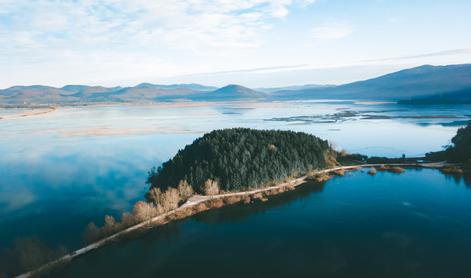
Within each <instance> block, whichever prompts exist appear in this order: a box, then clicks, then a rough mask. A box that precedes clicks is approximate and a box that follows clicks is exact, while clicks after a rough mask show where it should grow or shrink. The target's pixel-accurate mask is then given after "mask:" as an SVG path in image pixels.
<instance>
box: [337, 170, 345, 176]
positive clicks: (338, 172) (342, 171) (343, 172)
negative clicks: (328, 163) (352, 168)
mask: <svg viewBox="0 0 471 278" xmlns="http://www.w3.org/2000/svg"><path fill="white" fill-rule="evenodd" d="M334 174H335V175H337V176H345V170H344V169H338V170H337V171H335V172H334Z"/></svg>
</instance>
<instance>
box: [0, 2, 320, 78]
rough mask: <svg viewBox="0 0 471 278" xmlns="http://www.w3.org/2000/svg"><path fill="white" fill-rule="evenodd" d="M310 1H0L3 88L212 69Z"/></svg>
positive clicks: (249, 47) (249, 48) (249, 46)
mask: <svg viewBox="0 0 471 278" xmlns="http://www.w3.org/2000/svg"><path fill="white" fill-rule="evenodd" d="M312 2H313V0H62V1H55V0H36V1H30V0H0V41H2V42H4V43H2V44H0V83H8V84H10V82H11V83H13V84H18V83H23V84H24V83H30V82H34V83H36V82H43V83H44V81H43V80H50V81H49V82H51V81H52V82H57V81H56V80H58V79H59V78H62V79H63V78H65V77H66V76H69V78H68V79H69V80H70V79H73V80H75V79H80V80H84V79H85V80H94V79H99V80H103V78H105V80H106V79H122V78H128V75H131V76H132V77H134V75H139V74H141V75H145V76H148V75H153V76H165V75H172V74H185V73H191V72H198V71H207V70H213V69H211V67H214V66H215V65H216V64H218V66H216V67H219V66H220V65H221V64H222V63H219V62H218V61H222V60H225V59H231V57H235V56H237V55H241V54H240V53H242V52H243V51H252V50H253V49H254V48H257V47H259V46H260V45H262V44H263V43H264V41H263V36H262V35H263V34H264V32H266V31H267V30H270V29H271V28H272V26H273V25H274V24H273V21H275V20H278V19H280V18H283V17H286V16H287V15H288V14H289V12H290V9H291V8H292V7H294V6H298V7H303V6H305V5H308V4H310V3H312ZM5 42H6V43H5ZM234 59H236V58H234ZM239 61H240V59H239ZM136 63H138V64H136ZM210 63H213V65H211V64H210ZM87 65H88V66H87ZM111 65H113V66H114V68H111ZM79 67H82V68H79ZM131 69H133V71H131ZM134 69H136V70H137V69H142V70H139V71H136V70H134ZM13 71H15V72H17V73H16V74H14V72H13ZM20 72H21V73H22V74H19V73H20ZM113 72H114V73H115V75H113V74H112V73H113ZM72 73H73V76H72ZM27 75H28V76H27ZM15 76H17V77H16V78H15ZM40 76H41V77H40ZM90 76H91V77H92V79H90ZM103 76H106V77H103ZM39 77H40V78H39ZM12 79H14V80H13V81H12ZM15 79H16V80H15ZM24 80H30V81H29V82H25V81H24ZM64 82H70V81H64ZM3 86H5V85H3Z"/></svg>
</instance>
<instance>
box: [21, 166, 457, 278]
mask: <svg viewBox="0 0 471 278" xmlns="http://www.w3.org/2000/svg"><path fill="white" fill-rule="evenodd" d="M381 165H387V166H398V167H400V166H403V167H412V166H415V167H422V168H437V169H438V168H442V167H444V166H447V165H449V164H447V163H444V162H439V163H406V164H363V165H356V166H339V167H334V168H329V169H324V170H319V171H316V172H314V173H313V174H314V175H318V174H328V173H332V172H335V171H338V170H354V169H359V168H367V167H378V166H381ZM307 178H308V176H302V177H300V178H296V179H293V180H290V181H288V182H284V183H280V184H277V185H274V186H270V187H264V188H261V189H255V190H250V191H242V192H234V193H232V192H231V193H225V194H218V195H213V196H201V195H196V196H193V197H191V198H190V199H189V200H188V201H187V202H186V203H185V204H183V205H182V206H180V207H178V208H176V209H174V210H171V211H169V212H166V213H164V214H161V215H158V216H156V217H154V218H151V219H150V220H147V221H144V222H141V223H138V224H136V225H134V226H131V227H129V228H127V229H125V230H122V231H120V232H117V233H116V234H113V235H110V236H108V237H106V238H103V239H101V240H99V241H97V242H94V243H92V244H89V245H87V246H85V247H83V248H80V249H78V250H76V251H73V252H71V253H69V254H67V255H65V256H63V257H61V258H59V259H56V260H54V261H52V262H50V263H48V264H45V265H43V266H41V267H40V268H38V269H36V270H33V271H30V272H26V273H23V274H21V275H19V276H16V277H17V278H26V277H32V276H33V275H34V274H35V273H40V272H42V271H45V270H47V269H50V268H52V267H54V266H58V265H60V264H62V263H65V262H68V261H71V260H73V259H74V258H77V257H78V256H81V255H84V254H86V253H88V252H90V251H92V250H94V249H97V248H99V247H101V246H104V245H105V244H107V243H109V242H112V241H114V240H116V239H118V238H119V237H121V236H123V235H126V234H129V233H132V232H134V231H137V230H139V229H143V228H148V227H152V225H153V224H154V223H160V222H162V221H165V219H166V218H167V217H168V216H170V215H173V214H176V213H178V212H182V211H184V210H185V209H187V208H189V207H195V206H197V205H199V204H201V203H204V202H207V201H209V200H211V199H222V198H226V197H232V196H246V195H254V194H257V193H262V192H266V191H270V190H273V189H280V188H283V187H286V186H291V187H297V186H299V185H301V184H303V183H305V182H306V179H307Z"/></svg>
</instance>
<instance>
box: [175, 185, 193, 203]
mask: <svg viewBox="0 0 471 278" xmlns="http://www.w3.org/2000/svg"><path fill="white" fill-rule="evenodd" d="M177 189H178V194H179V195H180V198H181V199H182V200H184V201H186V200H188V199H189V198H190V197H191V196H193V193H194V192H193V188H192V187H191V186H190V185H189V184H188V182H187V181H186V180H182V181H180V183H179V184H178V188H177Z"/></svg>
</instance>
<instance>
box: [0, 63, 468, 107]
mask: <svg viewBox="0 0 471 278" xmlns="http://www.w3.org/2000/svg"><path fill="white" fill-rule="evenodd" d="M470 88H471V64H458V65H446V66H432V65H422V66H418V67H414V68H409V69H403V70H400V71H396V72H392V73H388V74H385V75H381V76H378V77H374V78H370V79H366V80H360V81H355V82H352V83H347V84H342V85H315V84H307V85H298V86H287V87H280V88H259V89H251V88H248V87H244V86H242V85H238V84H229V85H226V86H223V87H220V88H217V87H214V86H206V85H201V84H196V83H181V84H152V83H140V84H138V85H136V86H131V87H121V86H116V87H105V86H88V85H65V86H63V87H52V86H44V85H32V86H12V87H10V88H7V89H3V90H0V106H28V105H75V104H93V103H113V102H116V103H123V102H124V103H128V102H131V103H152V102H159V101H176V100H190V101H235V100H255V101H259V100H302V99H339V100H379V101H395V102H400V103H407V102H408V101H409V102H410V103H414V102H416V101H417V100H423V101H422V102H423V103H427V102H430V103H432V102H434V103H436V102H443V103H450V102H451V101H450V99H452V98H453V97H459V99H460V100H466V101H467V102H468V101H469V102H470V103H471V89H470ZM425 99H432V100H433V101H431V100H429V101H425Z"/></svg>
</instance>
